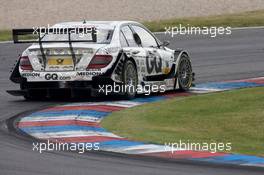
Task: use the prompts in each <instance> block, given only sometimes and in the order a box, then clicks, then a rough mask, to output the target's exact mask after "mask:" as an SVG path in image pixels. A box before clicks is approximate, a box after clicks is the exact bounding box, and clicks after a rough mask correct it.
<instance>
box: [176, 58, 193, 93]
mask: <svg viewBox="0 0 264 175" xmlns="http://www.w3.org/2000/svg"><path fill="white" fill-rule="evenodd" d="M178 64H179V66H178V71H177V75H178V82H179V88H180V90H183V91H187V90H188V89H190V87H191V85H192V80H193V77H192V65H191V61H190V58H189V56H188V55H187V54H182V56H181V58H180V60H179V63H178Z"/></svg>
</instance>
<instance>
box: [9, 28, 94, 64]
mask: <svg viewBox="0 0 264 175" xmlns="http://www.w3.org/2000/svg"><path fill="white" fill-rule="evenodd" d="M73 33H74V34H88V33H91V36H92V39H91V40H72V38H71V35H72V34H73ZM12 34H13V41H14V43H16V44H17V43H38V44H39V48H40V52H41V55H42V58H43V61H44V64H46V60H47V59H46V55H45V53H44V49H43V45H42V44H43V43H69V48H70V51H71V55H72V59H73V62H74V65H75V64H76V56H75V53H74V50H73V47H72V43H77V42H78V43H80V42H96V41H97V31H96V28H95V27H90V28H48V29H47V28H38V29H33V28H32V29H13V32H12ZM46 34H64V35H65V34H67V35H68V40H43V38H44V37H45V35H46ZM20 37H22V38H23V39H22V40H21V39H20ZM44 66H46V65H44Z"/></svg>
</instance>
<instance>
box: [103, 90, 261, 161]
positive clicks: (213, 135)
mask: <svg viewBox="0 0 264 175" xmlns="http://www.w3.org/2000/svg"><path fill="white" fill-rule="evenodd" d="M263 91H264V88H263V87H261V88H249V89H241V90H234V91H227V92H220V93H213V94H205V95H197V96H191V97H185V98H174V99H169V100H164V101H161V102H156V103H149V104H146V105H142V106H137V107H134V108H128V109H125V110H123V111H119V112H114V113H112V114H111V115H110V116H109V117H107V118H106V119H104V120H103V121H102V126H103V127H105V128H107V129H108V130H110V131H112V132H114V133H116V134H118V135H120V136H124V137H127V138H129V139H132V140H137V141H146V142H153V143H158V144H164V143H165V142H179V140H182V141H190V142H191V143H196V142H199V143H201V142H207V143H212V142H223V143H228V142H231V143H232V150H231V152H234V153H242V154H253V155H260V156H264V149H263V143H264V127H263V126H264V93H263Z"/></svg>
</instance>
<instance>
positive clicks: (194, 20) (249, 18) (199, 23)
mask: <svg viewBox="0 0 264 175" xmlns="http://www.w3.org/2000/svg"><path fill="white" fill-rule="evenodd" d="M179 24H181V25H182V26H187V25H189V26H194V27H203V26H205V27H210V26H216V27H219V26H223V27H227V26H230V27H249V26H250V27H252V26H264V10H258V11H250V12H243V13H237V14H228V15H218V16H205V17H191V18H175V19H168V20H159V21H149V22H147V21H146V22H144V25H145V26H146V27H148V28H149V29H150V30H151V31H153V32H157V31H164V30H165V27H175V26H179Z"/></svg>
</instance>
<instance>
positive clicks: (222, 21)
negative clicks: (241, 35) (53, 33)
mask: <svg viewBox="0 0 264 175" xmlns="http://www.w3.org/2000/svg"><path fill="white" fill-rule="evenodd" d="M263 19H264V10H258V11H250V12H243V13H237V14H228V15H218V16H204V17H189V18H174V19H167V20H158V21H145V22H143V24H144V25H145V26H146V27H147V28H149V29H150V30H151V31H152V32H159V31H164V29H165V27H169V26H173V27H175V26H179V24H181V25H182V26H188V25H189V26H194V27H210V26H215V27H219V26H223V27H227V26H230V27H249V26H264V20H263ZM11 39H12V36H11V32H10V31H8V30H0V41H7V40H11Z"/></svg>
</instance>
